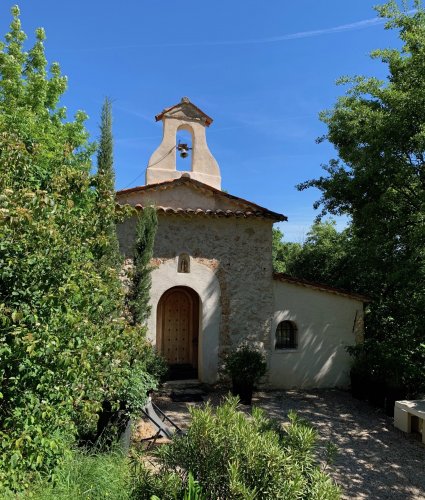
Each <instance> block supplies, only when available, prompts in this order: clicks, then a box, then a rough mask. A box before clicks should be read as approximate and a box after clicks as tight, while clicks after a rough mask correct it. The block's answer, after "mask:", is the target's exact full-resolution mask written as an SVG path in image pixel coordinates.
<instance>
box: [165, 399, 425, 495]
mask: <svg viewBox="0 0 425 500" xmlns="http://www.w3.org/2000/svg"><path fill="white" fill-rule="evenodd" d="M221 397H222V394H220V393H212V394H210V395H209V396H208V397H207V398H206V399H209V400H210V401H211V403H212V404H217V403H218V402H219V401H220V398H221ZM156 401H157V403H158V404H159V406H160V407H161V409H164V410H166V412H167V415H168V416H170V417H171V418H173V419H175V420H176V422H177V423H178V424H179V425H180V426H182V427H186V426H187V425H188V424H189V422H190V416H189V413H188V406H189V405H199V404H202V403H173V402H171V401H170V399H169V398H168V397H166V396H162V397H160V398H157V399H156ZM253 404H254V405H256V406H260V407H261V408H264V410H265V411H266V412H267V414H268V415H269V416H271V417H273V418H276V419H278V420H282V421H285V420H286V419H287V414H288V412H289V411H290V410H295V411H296V412H297V413H298V414H299V415H300V416H301V417H302V418H304V419H306V420H308V421H310V422H311V423H312V424H313V425H314V426H315V427H316V429H317V430H318V432H319V439H320V441H321V442H322V443H326V442H328V441H329V440H330V441H332V442H333V443H334V444H335V445H336V446H337V447H338V455H337V457H336V459H335V463H334V465H333V467H332V471H331V474H332V476H333V477H334V478H335V480H336V481H337V483H338V484H340V485H341V486H342V488H343V490H344V497H343V498H346V499H363V498H367V499H373V500H375V499H376V500H378V499H391V500H399V499H400V500H407V499H415V500H425V445H423V444H422V443H421V442H420V441H418V440H417V439H415V437H413V436H406V435H404V434H403V433H402V432H400V431H398V430H397V429H395V428H394V427H393V423H392V419H391V418H389V417H387V416H385V415H384V414H383V413H382V412H381V411H380V410H377V409H375V408H373V407H371V406H370V405H369V404H368V403H366V402H363V401H358V400H356V399H354V398H352V397H351V395H350V394H349V393H346V392H343V391H337V390H315V391H285V392H283V391H275V392H260V393H256V394H255V396H254V398H253Z"/></svg>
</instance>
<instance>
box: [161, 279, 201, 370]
mask: <svg viewBox="0 0 425 500" xmlns="http://www.w3.org/2000/svg"><path fill="white" fill-rule="evenodd" d="M198 338H199V296H198V294H197V293H196V292H195V291H194V290H192V289H191V288H189V287H186V286H176V287H173V288H170V289H169V290H167V291H166V292H165V293H164V294H163V295H162V297H161V299H160V300H159V303H158V309H157V329H156V345H157V348H158V350H159V352H160V353H161V354H162V356H164V358H165V359H166V360H167V363H168V364H169V367H170V379H186V378H197V377H198Z"/></svg>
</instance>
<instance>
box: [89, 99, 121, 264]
mask: <svg viewBox="0 0 425 500" xmlns="http://www.w3.org/2000/svg"><path fill="white" fill-rule="evenodd" d="M95 184H96V189H97V196H98V199H97V204H98V209H99V213H101V214H102V217H100V218H99V227H98V234H99V238H98V242H99V244H98V249H97V252H98V255H97V257H98V259H99V260H100V261H101V263H102V264H104V265H105V266H106V267H114V268H117V267H118V266H119V264H120V263H121V258H120V254H119V243H118V238H117V231H116V223H115V173H114V156H113V135H112V104H111V100H110V99H108V98H106V99H105V101H104V103H103V106H102V113H101V122H100V142H99V149H98V153H97V174H96V179H95Z"/></svg>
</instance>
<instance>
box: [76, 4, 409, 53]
mask: <svg viewBox="0 0 425 500" xmlns="http://www.w3.org/2000/svg"><path fill="white" fill-rule="evenodd" d="M415 12H416V9H412V10H409V11H408V12H406V14H414V13H415ZM386 22H387V19H385V18H382V17H372V18H370V19H363V20H362V21H356V22H354V23H349V24H341V25H340V26H333V27H331V28H323V29H317V30H310V31H299V32H297V33H288V34H286V35H277V36H272V37H265V38H252V39H245V40H216V41H214V40H205V41H202V40H200V41H192V42H190V41H189V42H167V43H146V44H145V43H142V44H137V45H136V44H135V45H124V46H117V45H115V46H110V47H97V48H96V47H87V48H85V49H82V51H83V52H92V51H99V50H113V49H137V48H143V47H159V48H160V47H206V46H230V45H234V46H237V45H264V44H270V43H278V42H284V41H287V40H297V39H300V38H314V37H318V36H322V35H331V34H332V33H342V32H345V31H354V30H362V29H365V28H371V27H373V26H377V25H380V24H385V23H386ZM80 50H81V49H79V51H80Z"/></svg>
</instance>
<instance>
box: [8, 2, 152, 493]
mask: <svg viewBox="0 0 425 500" xmlns="http://www.w3.org/2000/svg"><path fill="white" fill-rule="evenodd" d="M12 13H13V20H12V24H11V28H10V31H9V33H8V34H7V35H6V39H5V42H4V43H2V44H0V325H1V328H0V423H1V425H0V442H1V447H0V448H1V449H0V496H2V493H1V489H2V488H11V489H15V490H16V489H22V488H25V487H26V486H27V485H28V484H29V482H31V481H32V480H33V479H35V477H36V476H37V475H40V474H41V473H46V474H48V475H49V474H50V475H51V474H54V470H55V465H56V464H57V463H58V462H60V461H61V460H62V459H63V458H64V455H65V454H66V453H67V450H68V449H69V447H70V445H71V444H73V443H74V442H75V439H76V437H77V435H78V434H81V433H84V432H90V431H94V430H95V429H96V423H97V418H98V411H99V409H100V407H101V403H102V401H104V400H105V399H107V400H109V401H111V402H112V403H113V404H114V403H116V404H118V402H119V401H122V400H123V399H129V400H130V402H131V403H132V404H133V406H137V404H139V405H140V404H141V400H142V399H143V398H144V397H145V396H146V389H147V387H148V386H149V384H150V385H151V384H152V383H153V381H152V380H149V377H148V376H147V374H146V370H145V367H146V361H145V360H146V353H147V352H149V347H148V346H147V343H146V341H145V340H144V337H143V331H142V332H141V330H140V328H133V327H131V326H129V325H127V324H126V323H125V320H124V319H123V317H124V314H123V308H124V299H123V292H122V289H121V286H120V281H119V276H118V270H117V269H116V268H114V267H110V268H109V271H108V272H106V267H105V266H103V265H102V264H101V262H100V260H99V254H98V252H97V250H98V249H99V248H104V247H105V245H104V240H105V237H106V236H105V235H106V234H107V231H106V230H105V231H104V232H102V231H99V232H98V228H99V227H100V226H101V219H102V218H103V216H104V213H106V218H107V219H108V217H109V221H110V220H111V217H112V216H111V214H112V210H113V209H112V208H111V207H110V205H109V204H110V203H111V199H110V195H109V194H106V195H105V196H104V198H102V196H103V195H99V193H98V192H97V191H96V190H95V189H93V184H94V179H93V177H92V175H91V174H90V171H91V169H92V164H91V156H92V154H93V152H94V150H95V148H94V146H93V145H92V144H90V143H89V142H88V134H87V131H86V129H85V127H84V120H85V115H84V113H82V112H78V113H77V114H76V117H75V119H74V120H73V121H67V120H66V113H65V109H64V108H60V107H58V102H59V99H60V97H61V96H62V94H63V92H64V91H65V89H66V78H65V77H63V76H62V75H61V73H60V69H59V66H58V64H53V65H52V66H51V67H50V70H49V69H48V67H47V62H46V58H45V55H44V43H43V41H44V32H43V30H41V29H39V30H37V39H36V42H35V45H34V47H33V48H32V49H31V50H29V51H28V52H25V51H24V49H23V42H24V40H25V38H26V36H25V34H24V32H23V31H22V29H21V24H20V20H19V9H18V8H17V7H14V8H13V9H12ZM101 171H102V169H101ZM101 177H102V175H100V176H98V177H97V182H99V181H100V182H99V185H100V186H106V187H105V192H107V193H110V191H108V190H109V189H110V186H111V181H110V180H109V185H108V183H107V182H105V177H103V178H102V179H101ZM108 186H109V187H108ZM99 189H100V190H102V189H103V187H100V188H99ZM100 199H102V200H103V202H104V208H102V209H101V210H100V209H99V200H100ZM105 200H106V201H105ZM108 200H109V201H108ZM103 202H102V203H103ZM105 207H107V208H105ZM109 227H110V226H107V228H109ZM136 375H137V381H135V380H134V379H135V377H136ZM133 382H137V385H136V384H135V383H133ZM134 402H135V403H134Z"/></svg>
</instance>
